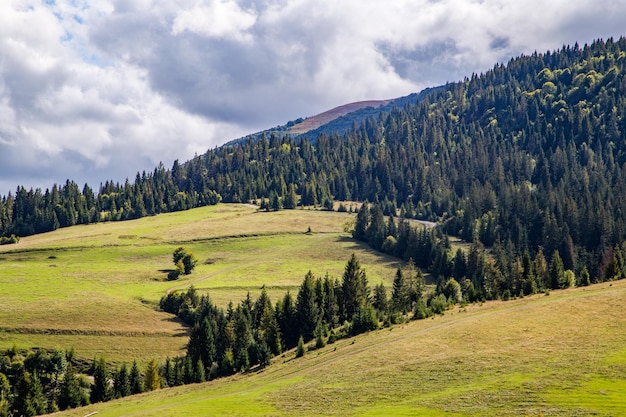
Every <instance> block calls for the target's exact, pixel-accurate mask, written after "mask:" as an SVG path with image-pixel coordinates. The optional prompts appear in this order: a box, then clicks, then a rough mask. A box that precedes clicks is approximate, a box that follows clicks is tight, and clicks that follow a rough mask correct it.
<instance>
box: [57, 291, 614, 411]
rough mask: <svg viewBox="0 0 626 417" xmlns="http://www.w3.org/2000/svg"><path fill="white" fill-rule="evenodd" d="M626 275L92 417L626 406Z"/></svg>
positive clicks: (496, 305)
mask: <svg viewBox="0 0 626 417" xmlns="http://www.w3.org/2000/svg"><path fill="white" fill-rule="evenodd" d="M625 302H626V281H619V282H613V283H605V284H598V285H594V286H591V287H586V288H576V289H569V290H564V291H553V292H551V293H550V295H548V296H546V295H543V294H542V295H535V296H532V297H526V298H524V299H518V300H513V301H508V302H488V303H485V304H482V305H478V304H476V305H469V306H467V307H465V308H457V309H455V310H453V311H448V312H446V314H445V315H443V316H437V317H435V318H433V319H427V320H422V321H416V322H411V323H408V324H404V325H399V326H395V327H393V328H390V329H383V330H379V331H375V332H371V333H368V334H365V335H361V336H358V337H356V338H353V339H345V340H340V341H338V342H336V343H334V344H331V345H328V346H326V347H325V348H322V349H320V350H315V351H310V352H308V353H307V354H306V355H305V356H304V357H303V358H299V359H295V358H294V353H293V352H288V353H286V354H284V355H283V356H281V357H278V358H275V359H274V361H273V363H272V364H271V365H270V366H269V367H268V368H266V369H264V370H262V371H257V372H250V373H249V374H246V375H241V374H240V375H236V376H234V377H231V378H226V379H221V380H216V381H212V382H208V383H204V384H195V385H189V386H183V387H178V388H173V389H164V390H160V391H155V392H152V393H147V394H142V395H139V396H135V397H127V398H125V399H122V400H116V401H113V402H109V403H105V404H95V405H91V406H88V407H87V408H83V409H78V410H71V411H68V412H65V413H61V414H60V415H61V416H68V417H69V416H84V415H89V414H90V413H95V412H97V415H98V416H99V417H106V416H205V415H231V416H235V415H236V416H293V415H301V416H318V415H358V416H388V415H397V416H441V415H446V416H539V415H542V416H590V415H599V416H621V415H626V411H625V410H626V332H624V328H626V314H624V312H625V311H624V305H625Z"/></svg>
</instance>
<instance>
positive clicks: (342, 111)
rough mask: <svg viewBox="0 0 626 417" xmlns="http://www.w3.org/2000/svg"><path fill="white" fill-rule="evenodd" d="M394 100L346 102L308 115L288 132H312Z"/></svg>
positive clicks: (296, 133) (298, 133) (297, 133)
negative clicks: (360, 111) (345, 117)
mask: <svg viewBox="0 0 626 417" xmlns="http://www.w3.org/2000/svg"><path fill="white" fill-rule="evenodd" d="M391 101H393V100H370V101H359V102H356V103H350V104H344V105H343V106H339V107H335V108H334V109H331V110H328V111H325V112H323V113H320V114H318V115H316V116H313V117H307V118H306V119H304V120H302V121H301V122H300V123H296V124H294V125H293V126H291V127H289V128H288V129H287V133H291V134H295V135H300V134H302V133H307V132H310V131H311V130H315V129H318V128H319V127H321V126H323V125H325V124H328V123H330V122H331V121H333V120H335V119H337V118H339V117H342V116H345V115H346V114H349V113H352V112H355V111H357V110H361V109H363V108H367V107H371V108H374V109H375V108H378V107H382V106H384V105H386V104H389V103H390V102H391Z"/></svg>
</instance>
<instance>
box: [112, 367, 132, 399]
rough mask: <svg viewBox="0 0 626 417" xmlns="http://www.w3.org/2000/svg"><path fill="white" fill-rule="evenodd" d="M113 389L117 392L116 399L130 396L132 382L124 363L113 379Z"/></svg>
mask: <svg viewBox="0 0 626 417" xmlns="http://www.w3.org/2000/svg"><path fill="white" fill-rule="evenodd" d="M113 389H114V390H115V397H117V398H119V397H126V396H128V395H130V381H129V375H128V368H127V367H126V364H125V363H123V364H122V366H121V367H120V369H119V370H118V371H117V372H116V374H115V378H114V379H113Z"/></svg>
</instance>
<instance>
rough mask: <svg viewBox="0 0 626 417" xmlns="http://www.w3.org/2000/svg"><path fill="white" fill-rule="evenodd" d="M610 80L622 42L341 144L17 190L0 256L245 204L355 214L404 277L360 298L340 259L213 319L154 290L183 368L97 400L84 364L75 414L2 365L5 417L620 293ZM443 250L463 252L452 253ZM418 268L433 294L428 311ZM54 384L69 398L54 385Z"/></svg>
mask: <svg viewBox="0 0 626 417" xmlns="http://www.w3.org/2000/svg"><path fill="white" fill-rule="evenodd" d="M625 73H626V39H625V38H620V39H619V40H617V41H615V40H613V39H608V40H606V41H604V40H598V41H596V42H594V43H593V44H591V45H585V46H582V47H581V46H579V45H577V44H576V45H574V46H564V47H563V48H562V49H560V50H558V51H554V52H546V53H541V54H540V53H534V54H532V55H530V56H520V57H518V58H514V59H512V60H511V61H510V62H508V63H507V64H498V65H496V66H494V68H493V69H492V70H490V71H488V72H486V73H485V74H481V75H476V74H474V75H472V76H471V77H468V78H466V79H465V80H463V81H460V82H457V83H450V84H447V85H445V86H442V87H441V88H437V89H433V90H429V91H428V92H427V93H425V94H423V95H421V96H420V100H418V101H417V102H405V105H404V106H402V107H396V108H394V109H392V110H391V111H390V112H384V113H383V112H381V113H379V114H378V116H376V117H370V118H368V119H367V120H365V122H363V123H360V124H356V123H355V124H354V126H353V128H352V129H350V130H349V131H348V132H347V133H345V134H341V135H339V134H320V135H319V136H317V137H291V136H284V137H277V136H274V135H271V136H270V137H266V136H263V137H261V138H260V139H256V140H253V139H252V138H249V139H247V140H243V141H239V142H235V143H231V144H229V145H226V146H222V147H219V148H216V149H211V150H208V151H207V152H206V153H205V154H203V155H199V156H196V157H195V158H193V159H192V160H190V161H188V162H185V163H178V162H175V163H174V165H173V167H172V168H171V169H170V170H166V169H165V168H164V167H163V166H162V165H161V166H159V167H157V168H156V169H155V170H154V172H152V173H148V174H147V173H142V174H137V176H136V178H135V181H134V183H130V182H129V181H126V182H125V184H123V185H121V184H118V183H112V182H106V183H105V184H103V185H101V186H100V188H99V190H98V192H94V191H93V189H92V188H91V187H89V186H88V185H85V186H84V187H83V188H82V190H81V189H80V188H79V187H78V185H77V184H75V183H74V182H72V181H67V182H66V184H65V185H63V186H56V185H55V186H53V187H52V189H49V190H46V191H45V192H43V191H41V190H39V189H37V190H26V189H25V188H23V187H18V188H17V191H16V193H15V194H9V195H7V196H3V197H2V198H1V201H0V234H1V236H2V237H3V239H2V243H9V244H10V243H15V242H16V241H17V240H18V239H19V237H20V236H27V235H30V234H35V233H41V232H45V231H50V230H55V229H57V228H59V227H66V226H71V225H75V224H86V223H91V222H98V221H117V220H125V219H132V218H139V217H143V216H147V215H154V214H158V213H163V212H168V211H175V210H185V209H189V208H193V207H198V206H202V205H209V204H216V203H217V202H219V201H220V200H223V201H226V202H249V201H256V202H259V201H260V202H261V203H262V206H263V207H264V208H266V209H267V210H278V209H283V208H285V209H293V208H296V207H297V206H298V205H301V206H311V205H315V206H319V207H323V208H327V209H332V207H333V202H334V201H337V200H339V201H359V202H366V203H367V204H362V205H361V206H360V208H359V209H358V213H357V215H356V219H355V223H354V228H353V231H352V236H353V237H354V238H355V239H358V240H361V241H364V242H367V243H368V244H369V245H370V246H371V247H373V248H374V249H376V250H380V251H382V252H385V253H388V254H391V255H394V256H396V257H399V258H402V259H404V260H406V261H407V263H408V267H407V268H405V269H399V270H398V271H397V274H396V277H395V279H394V285H393V288H391V289H389V296H388V294H387V289H385V288H384V287H383V286H382V285H379V286H376V287H375V288H370V287H369V286H368V283H367V277H366V275H365V273H364V272H363V271H362V270H361V268H360V265H359V262H358V259H356V257H354V256H353V257H352V258H351V259H350V260H349V261H348V263H347V265H346V268H345V271H344V275H343V277H342V279H341V280H337V279H334V278H332V277H328V276H327V277H324V278H319V277H315V276H314V275H313V274H312V273H308V274H307V275H306V276H305V278H304V280H303V282H302V285H301V287H300V289H299V291H298V294H297V296H296V298H295V299H294V298H293V297H292V296H291V294H287V295H285V297H284V298H283V299H281V300H279V301H278V302H277V303H276V304H272V302H271V301H270V299H269V298H268V296H267V294H266V293H265V292H264V291H263V292H262V294H261V296H260V297H259V298H258V299H257V300H255V301H253V300H251V299H250V298H249V297H248V298H247V299H245V300H242V301H241V302H240V303H239V304H238V305H230V306H229V307H228V308H227V309H226V310H223V309H220V308H218V307H216V306H215V305H214V304H212V302H211V301H210V299H209V297H208V296H201V295H199V294H197V293H196V292H195V290H194V289H193V288H191V289H189V290H188V291H186V292H172V293H170V294H168V295H167V296H165V297H164V298H163V299H162V300H161V308H162V309H163V310H164V311H167V312H170V313H173V314H176V315H178V316H179V317H180V318H181V319H182V320H183V321H185V322H186V323H187V324H189V326H190V327H191V329H192V330H191V336H190V341H189V344H188V348H187V354H186V356H185V357H181V358H175V359H172V360H168V361H167V362H166V363H165V364H162V365H159V364H157V363H152V364H151V365H150V369H148V370H147V371H146V373H145V374H146V375H145V376H144V377H142V378H141V379H140V378H139V376H138V372H139V371H138V370H137V369H136V364H135V366H134V367H133V368H134V369H131V371H130V372H129V371H128V369H127V368H126V365H124V366H123V367H122V368H119V369H118V370H116V371H115V372H114V373H113V376H112V378H113V381H114V384H113V386H112V387H110V386H108V384H103V385H102V387H100V388H102V389H100V388H99V386H98V381H102V380H104V381H107V378H108V376H107V375H108V374H107V370H106V366H105V364H104V363H103V361H102V363H101V362H99V361H95V360H94V364H93V365H92V368H93V369H92V371H93V373H94V378H95V382H94V384H93V386H92V387H91V388H90V393H91V398H90V399H89V398H87V397H86V396H85V392H86V391H85V389H82V390H81V389H79V388H77V387H79V386H80V383H79V382H80V381H78V382H77V381H75V380H74V379H73V374H72V372H73V369H72V367H71V366H70V367H69V368H68V363H69V364H71V362H72V356H73V354H70V353H68V352H66V353H63V352H53V353H51V354H49V355H48V356H46V355H47V354H46V353H44V352H41V353H31V354H26V356H24V357H21V354H20V353H19V352H17V351H10V352H7V353H6V354H5V355H4V356H5V357H7V358H8V359H6V360H5V361H4V362H3V363H5V365H6V366H4V367H3V368H2V371H3V373H4V374H6V375H8V378H5V379H6V381H5V382H3V385H2V387H0V390H5V391H7V390H8V389H9V388H7V387H9V386H18V388H19V387H21V388H19V389H18V391H19V390H21V391H19V392H20V393H23V395H22V394H20V395H21V396H18V395H15V396H14V398H17V399H18V400H19V401H17V402H14V403H12V404H11V407H13V408H12V410H13V411H16V410H17V412H19V413H22V414H28V415H32V414H30V410H31V409H32V410H34V412H35V413H39V412H43V411H46V410H52V409H54V408H55V407H59V408H66V407H73V406H77V405H80V404H84V403H86V402H87V401H89V400H91V401H102V400H106V399H109V398H113V397H120V396H125V395H128V394H130V393H132V392H141V391H142V390H144V389H152V388H155V387H157V385H158V384H160V382H158V384H157V382H156V381H157V380H158V381H161V380H162V381H164V382H165V383H166V384H167V385H179V384H182V383H188V382H196V381H203V380H205V379H208V378H213V377H216V376H220V375H227V374H230V373H233V372H236V371H240V370H247V369H249V368H250V367H251V366H253V365H256V364H258V365H261V366H263V365H265V364H267V363H269V360H270V358H271V357H272V356H273V355H277V354H280V353H281V352H283V351H284V350H285V349H290V348H294V347H296V346H297V347H298V353H299V354H300V353H302V354H304V353H305V350H304V348H303V347H302V349H301V345H303V343H304V342H309V341H313V340H315V341H316V342H315V343H316V344H319V345H323V344H324V343H328V342H332V340H334V339H336V338H338V337H345V336H349V335H353V334H357V333H361V332H363V331H367V330H370V329H374V328H377V327H378V326H379V324H380V322H381V321H382V322H387V323H393V322H396V321H397V320H401V319H402V318H401V316H402V315H404V314H405V313H409V312H412V317H414V318H418V319H419V318H425V317H428V316H429V315H431V314H434V313H439V312H442V311H443V310H445V308H446V307H447V305H449V304H451V303H452V304H453V303H458V302H461V301H462V300H465V301H466V302H473V301H481V300H486V299H496V298H501V299H507V298H509V297H517V296H524V295H527V294H532V293H537V292H540V291H549V290H550V289H556V288H566V287H570V286H572V285H588V284H590V283H592V282H602V281H608V280H613V279H621V278H624V277H625V276H626V263H625V261H624V258H625V256H626V199H625V198H624V196H625V195H626V77H625ZM385 216H387V217H385ZM415 219H417V220H426V221H431V222H435V223H436V224H437V225H436V227H435V228H432V229H427V228H424V227H419V226H415V225H413V223H412V222H411V221H412V220H415ZM451 237H457V238H461V239H462V240H464V241H465V242H468V243H470V244H471V245H470V248H469V250H467V251H464V250H462V249H458V250H456V251H454V250H453V249H452V246H451V244H450V238H451ZM420 269H421V270H426V271H428V272H430V273H431V276H432V277H433V281H434V282H435V283H436V284H437V286H436V290H435V291H434V293H432V294H430V295H428V296H427V295H425V294H424V293H423V288H424V284H425V283H424V276H423V275H422V272H421V270H420ZM399 317H400V318H399ZM29 355H30V356H29ZM37 355H39V356H37ZM13 358H18V359H19V361H20V362H24V366H25V368H24V369H26V371H27V372H26V373H22V374H21V375H22V376H21V377H18V376H19V375H17V374H16V373H14V374H15V375H14V374H13V373H11V371H10V369H11V366H10V365H11V363H12V361H13ZM29 358H30V359H29ZM42 358H43V359H42ZM44 359H45V360H44ZM29 360H30V362H28V361H29ZM27 362H28V363H29V364H30V365H28V364H27ZM40 363H41V364H44V365H41V366H40ZM68 369H69V371H68ZM61 372H70V377H69V378H68V377H67V374H65V375H66V376H65V377H64V381H69V382H71V383H72V384H74V385H75V386H74V385H72V386H71V387H63V386H61V385H59V383H58V375H59V374H60V373H61ZM159 373H160V375H161V378H160V379H159V378H158V374H159ZM97 374H98V375H99V374H102V375H105V377H102V376H100V377H97V376H96V375H97ZM0 375H1V374H0ZM24 375H27V376H28V377H25V376H24ZM133 375H134V376H133ZM155 375H156V376H155ZM131 380H133V381H138V382H136V383H130V382H129V381H131ZM0 382H2V381H0ZM69 382H67V383H66V384H69ZM42 383H43V384H44V385H45V386H51V387H53V388H54V391H53V393H54V401H55V402H54V404H55V406H54V407H50V406H46V405H45V404H46V401H48V403H49V404H52V402H51V401H50V399H48V400H46V398H45V396H44V395H43V394H42V387H41V384H42ZM19 384H21V385H19ZM133 384H135V385H136V386H135V385H133ZM83 388H84V387H83ZM70 389H71V390H72V391H69V390H70ZM64 390H68V391H64ZM7 392H8V391H7ZM16 392H17V391H16ZM70 393H72V394H71V395H70ZM20 401H21V402H20ZM1 405H2V407H4V408H5V409H6V411H7V412H8V403H4V402H3V403H2V404H1ZM46 407H48V408H46ZM23 410H27V411H23Z"/></svg>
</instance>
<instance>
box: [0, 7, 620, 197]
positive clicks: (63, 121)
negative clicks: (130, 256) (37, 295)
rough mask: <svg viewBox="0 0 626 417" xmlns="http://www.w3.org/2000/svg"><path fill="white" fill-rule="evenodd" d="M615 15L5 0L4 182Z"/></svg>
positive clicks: (400, 83) (0, 59) (206, 140)
mask: <svg viewBox="0 0 626 417" xmlns="http://www.w3.org/2000/svg"><path fill="white" fill-rule="evenodd" d="M625 15H626V1H625V0H618V1H608V0H595V1H591V0H580V1H576V2H571V1H564V0H555V1H551V2H545V1H543V0H481V1H469V0H467V1H461V0H439V1H430V0H390V1H386V2H382V1H377V0H342V1H340V2H337V1H335V0H3V1H2V2H0V193H4V192H6V191H8V190H14V189H15V187H16V186H17V185H19V184H22V185H26V186H35V187H43V188H47V187H50V186H51V185H52V184H53V183H55V182H56V183H59V182H64V181H65V179H66V178H71V179H74V180H76V181H77V182H79V183H82V182H89V183H90V184H91V185H92V186H97V185H98V184H99V183H100V182H103V181H105V180H107V179H114V180H119V181H123V180H124V178H126V177H129V178H131V179H132V177H134V174H135V172H137V171H142V170H152V169H153V168H154V167H155V166H156V165H157V164H158V163H159V161H163V162H164V163H165V164H166V165H168V166H169V165H170V164H171V162H172V161H173V160H174V159H181V160H185V159H187V158H190V157H191V156H193V154H194V153H203V152H205V151H206V150H207V149H209V148H212V147H215V146H217V145H219V144H221V143H224V142H226V141H228V140H230V139H233V138H236V137H240V136H243V135H245V134H247V133H252V132H254V131H258V130H261V129H264V128H268V127H271V126H275V125H277V124H282V123H284V122H286V121H288V120H292V119H295V118H298V117H306V116H310V115H314V114H317V113H320V112H322V111H325V110H328V109H329V108H332V107H334V106H337V105H341V104H345V103H349V102H352V101H358V100H366V99H385V98H393V97H398V96H403V95H407V94H410V93H412V92H417V91H419V90H421V89H423V88H425V87H430V86H435V85H439V84H443V83H445V82H448V81H456V80H460V79H463V78H464V77H466V76H470V75H471V74H472V73H480V72H484V71H486V70H488V69H489V68H492V67H493V65H494V64H496V63H498V62H507V61H508V60H509V59H510V58H512V57H514V56H517V55H519V54H521V53H525V54H529V53H532V52H534V51H539V52H545V51H547V50H554V49H557V48H559V47H561V46H562V45H564V44H573V43H574V42H579V43H581V44H582V43H586V42H591V41H593V40H594V39H597V38H607V37H610V36H613V37H619V36H620V35H623V34H625V33H623V31H625V29H624V25H623V22H622V20H623V16H625ZM34 28H36V30H34ZM5 190H6V191H5Z"/></svg>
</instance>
